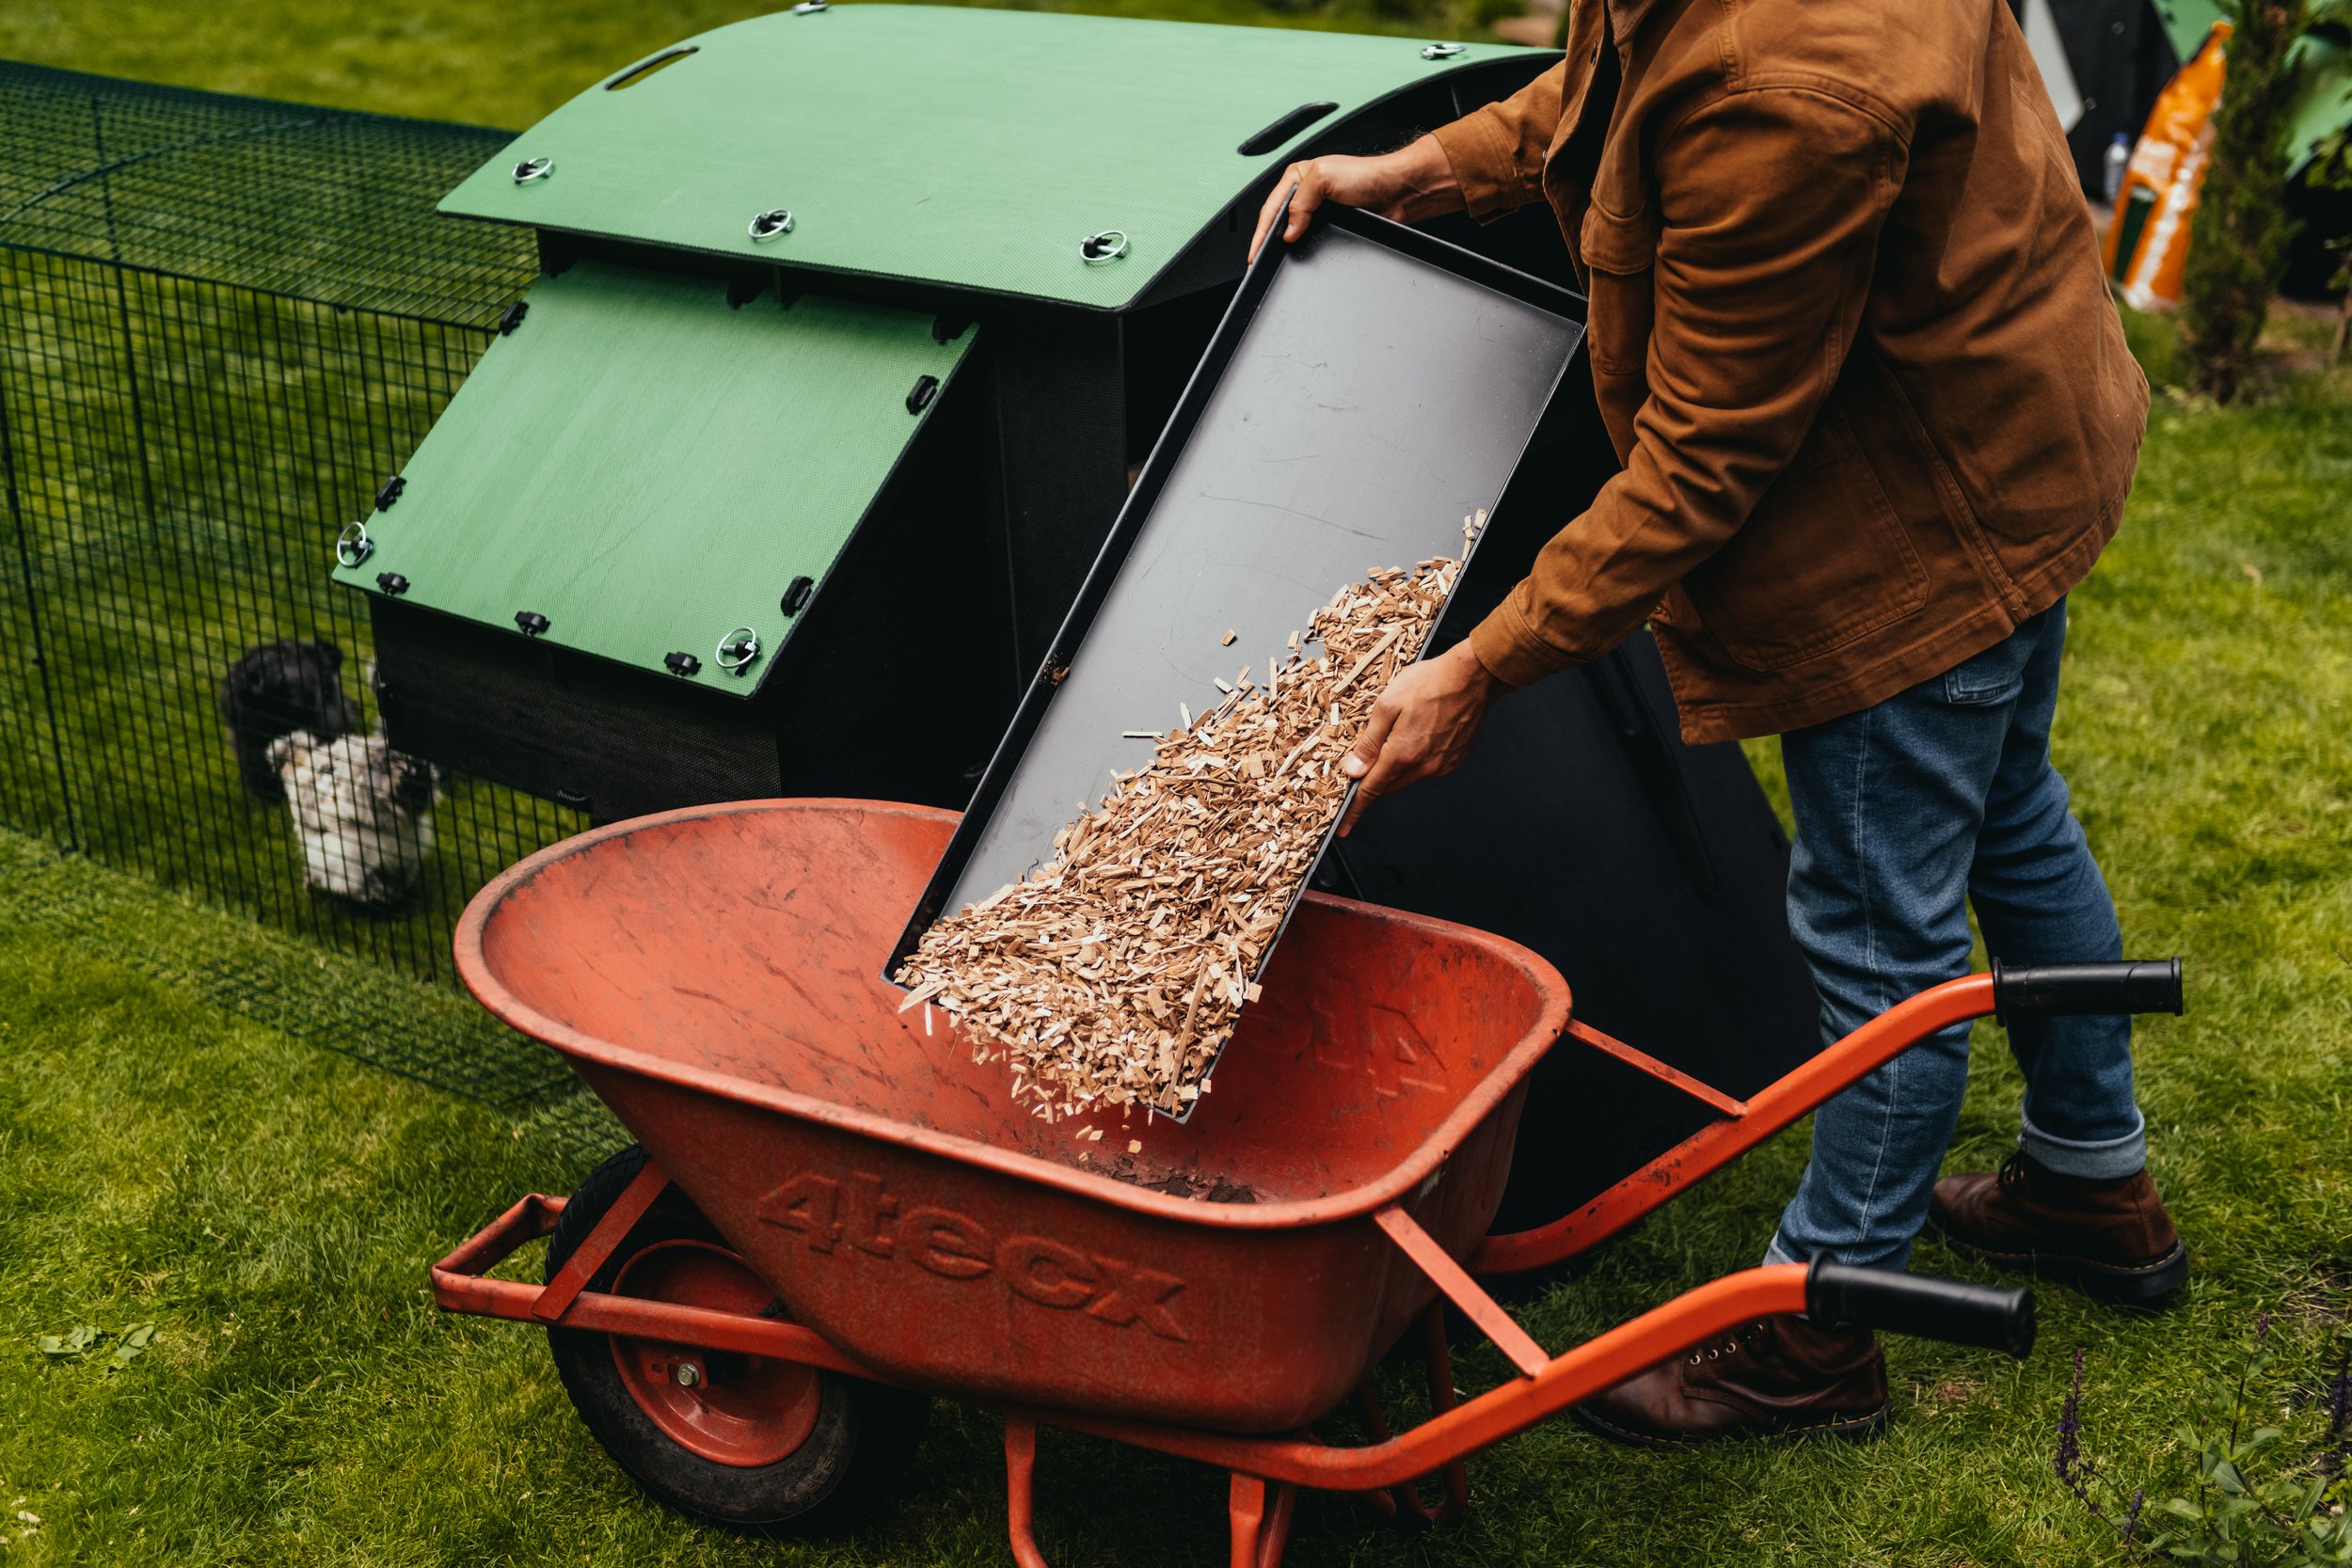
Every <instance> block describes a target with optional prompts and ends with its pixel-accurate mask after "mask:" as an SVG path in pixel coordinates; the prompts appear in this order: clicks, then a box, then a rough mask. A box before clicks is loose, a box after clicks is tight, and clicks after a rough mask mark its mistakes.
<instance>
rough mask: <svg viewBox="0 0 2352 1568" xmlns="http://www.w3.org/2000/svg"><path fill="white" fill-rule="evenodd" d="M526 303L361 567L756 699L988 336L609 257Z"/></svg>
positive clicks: (364, 542)
mask: <svg viewBox="0 0 2352 1568" xmlns="http://www.w3.org/2000/svg"><path fill="white" fill-rule="evenodd" d="M525 303H526V306H527V309H524V310H522V311H521V312H520V319H519V320H516V321H514V324H513V326H512V329H511V330H510V331H508V332H506V333H505V334H504V335H502V336H501V337H500V338H499V339H497V340H496V341H494V342H492V343H491V345H490V347H489V349H488V350H487V351H486V352H485V354H484V356H483V357H482V361H481V363H480V364H479V365H478V366H477V367H476V368H475V370H474V372H473V373H472V374H471V375H470V376H469V377H468V378H467V380H466V383H465V385H464V387H462V388H460V389H459V390H458V393H457V395H456V397H455V398H453V400H451V403H450V405H449V408H448V410H447V411H446V412H444V413H443V414H442V416H441V419H440V420H439V422H438V423H437V424H436V425H435V426H434V427H433V429H432V431H431V433H430V434H428V435H427V436H426V437H425V439H424V441H423V443H422V444H421V446H419V447H418V449H417V451H416V453H415V455H414V456H413V457H411V458H410V459H409V461H408V463H407V465H406V466H405V467H404V468H403V469H402V471H401V473H400V476H399V481H398V483H397V484H395V485H389V486H387V488H386V490H385V492H384V493H382V494H381V495H380V496H379V505H378V508H377V510H376V511H375V512H374V513H373V515H370V516H369V517H368V518H367V519H366V520H365V522H364V524H355V525H353V526H352V527H351V528H347V529H345V530H344V531H343V538H342V541H341V543H340V545H339V548H338V555H337V559H338V562H339V565H338V568H337V571H336V578H337V579H338V580H339V581H342V582H344V583H348V584H350V585H352V586H355V587H358V588H361V589H364V590H366V591H367V592H369V593H372V594H389V595H394V596H397V597H399V598H401V599H403V600H405V601H406V602H407V603H409V604H412V605H418V606H421V607H423V608H425V609H429V610H437V611H440V612H442V613H444V614H448V615H453V616H457V617H460V618H462V619H464V620H467V621H470V622H475V623H478V624H480V625H482V626H490V627H495V628H498V629H499V630H501V631H502V632H505V633H508V634H510V635H513V636H515V637H518V638H527V639H532V640H536V641H545V642H548V643H552V644H555V645H558V646H561V647H564V648H569V649H574V650H577V651H579V652H581V653H586V654H594V655H596V656H598V657H604V658H609V659H612V660H615V661H617V662H619V663H622V664H625V665H628V666H631V667H634V668H637V669H644V670H651V671H657V672H660V673H663V674H664V675H665V676H668V677H670V678H675V679H677V680H681V681H689V682H692V683H694V684H697V685H700V686H704V687H707V688H711V689H716V690H719V691H723V692H727V693H730V694H732V695H737V696H744V697H748V696H750V695H751V694H752V693H753V692H755V690H757V689H758V688H759V685H760V682H761V680H762V678H763V677H764V675H765V674H766V673H767V671H768V670H769V669H771V668H772V667H773V665H774V664H775V662H776V659H777V656H778V655H779V653H780V652H781V650H782V648H783V646H784V644H785V643H786V642H787V641H788V640H789V638H790V637H791V635H792V631H793V629H794V627H795V626H798V625H800V624H801V623H802V622H803V620H804V619H805V618H806V610H807V609H808V607H809V605H810V604H811V603H813V602H814V601H815V599H816V598H817V597H818V596H819V595H821V594H823V593H824V591H825V580H826V578H827V576H828V574H830V573H831V572H832V571H833V569H834V564H835V562H837V561H838V560H839V559H840V557H841V554H842V551H843V549H844V547H845V546H847V545H848V544H849V542H850V537H851V535H852V534H853V533H855V532H856V531H857V529H858V527H859V525H860V523H861V522H862V521H863V520H864V519H865V517H866V514H867V512H868V510H869V509H870V508H871V507H872V505H873V503H874V501H875V499H876V497H877V496H878V495H879V494H880V493H881V491H882V487H883V483H884V482H885V481H886V480H887V479H888V478H889V477H890V474H891V472H892V470H893V469H894V468H895V467H898V464H899V462H900V461H901V459H902V457H903V456H904V454H905V452H906V451H907V450H908V447H909V444H910V443H911V442H912V441H913V440H914V436H915V435H916V433H917V432H918V431H919V430H920V429H921V428H922V426H923V424H924V422H925V421H926V420H928V419H929V418H930V416H931V414H932V412H933V411H934V410H935V409H936V408H937V406H938V405H939V403H940V399H941V394H942V393H943V392H944V391H945V389H946V386H947V384H948V383H949V381H950V380H951V378H952V377H953V376H954V374H955V372H956V369H957V367H958V366H959V365H960V364H961V362H962V360H963V356H964V354H965V351H966V350H967V349H968V348H969V347H970V346H971V344H972V341H973V340H974V338H975V337H976V336H977V333H976V332H975V331H974V330H971V329H967V330H965V331H964V332H963V333H962V334H961V336H960V337H958V338H956V339H954V340H952V341H946V342H942V341H938V339H937V337H936V336H935V335H934V331H933V321H934V318H932V317H931V316H930V315H928V314H921V313H917V312H914V311H908V310H898V309H885V308H882V307H880V306H874V305H865V304H855V303H851V302H849V301H844V300H837V299H827V298H823V297H820V296H818V295H813V294H803V295H800V296H797V297H795V298H792V299H790V300H789V301H780V300H779V299H778V297H777V295H776V294H775V293H773V292H770V293H764V294H762V295H761V296H760V297H758V298H756V299H754V300H752V301H751V302H749V303H747V304H740V305H737V304H732V303H730V301H729V298H728V293H727V287H726V285H725V284H724V283H723V282H721V281H717V280H713V279H704V278H693V277H675V276H670V275H666V274H660V273H651V272H642V271H638V270H635V269H631V268H624V267H617V266H610V265H604V264H599V263H596V262H588V261H582V262H580V263H578V264H576V265H574V266H573V267H572V268H571V269H569V270H568V271H566V272H564V273H562V274H560V275H558V276H556V277H544V278H541V279H540V280H539V282H538V283H537V284H536V285H535V286H533V287H532V291H531V293H530V295H529V296H528V299H527V301H526V302H525ZM510 320H512V318H510Z"/></svg>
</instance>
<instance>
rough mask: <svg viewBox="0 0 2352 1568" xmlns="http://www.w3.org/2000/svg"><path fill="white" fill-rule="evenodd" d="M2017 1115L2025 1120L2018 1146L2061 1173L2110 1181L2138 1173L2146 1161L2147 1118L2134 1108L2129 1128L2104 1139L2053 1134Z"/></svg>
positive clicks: (2045, 1165) (2046, 1166)
mask: <svg viewBox="0 0 2352 1568" xmlns="http://www.w3.org/2000/svg"><path fill="white" fill-rule="evenodd" d="M2018 1119H2019V1121H2021V1122H2023V1123H2024V1131H2023V1132H2020V1133H2019V1134H2018V1135H2017V1147H2018V1148H2022V1149H2024V1150H2025V1151H2026V1154H2027V1155H2029V1156H2030V1157H2031V1158H2032V1160H2033V1162H2034V1164H2038V1165H2040V1166H2042V1168H2043V1169H2044V1170H2051V1171H2056V1172H2057V1173H2058V1175H2060V1176H2074V1177H2081V1178H2083V1179H2084V1180H2091V1181H2112V1180H2115V1179H2116V1178H2118V1177H2123V1176H2137V1174H2139V1172H2140V1171H2141V1170H2142V1169H2143V1168H2145V1167H2146V1165H2147V1164H2148V1118H2147V1117H2143V1116H2141V1115H2140V1114H2139V1112H2138V1111H2137V1110H2134V1111H2133V1112H2132V1120H2133V1123H2134V1126H2133V1128H2132V1130H2131V1131H2130V1132H2126V1133H2124V1134H2123V1135H2122V1137H2120V1138H2109V1139H2107V1140H2106V1142H2104V1143H2077V1142H2075V1141H2074V1139H2072V1138H2057V1137H2052V1136H2051V1135H2050V1134H2049V1133H2047V1132H2043V1131H2042V1129H2041V1128H2039V1127H2036V1126H2035V1125H2034V1124H2033V1123H2032V1122H2031V1121H2028V1120H2026V1118H2025V1117H2019V1118H2018Z"/></svg>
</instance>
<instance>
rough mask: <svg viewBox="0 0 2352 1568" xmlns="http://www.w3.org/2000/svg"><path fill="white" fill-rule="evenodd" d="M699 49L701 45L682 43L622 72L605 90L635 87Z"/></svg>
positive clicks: (605, 86)
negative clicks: (656, 72)
mask: <svg viewBox="0 0 2352 1568" xmlns="http://www.w3.org/2000/svg"><path fill="white" fill-rule="evenodd" d="M699 47H700V45H697V44H691V43H681V44H679V45H678V46H677V47H676V48H675V49H664V50H663V51H662V52H661V53H660V54H659V55H654V56H652V57H651V58H649V59H645V60H642V61H640V62H639V63H637V64H636V65H633V66H630V67H629V68H628V70H627V71H622V72H621V73H620V74H619V75H618V76H615V77H613V78H612V80H611V81H610V82H607V83H606V84H605V85H604V90H605V91H607V92H618V91H620V90H621V89H622V88H623V87H635V86H636V85H637V84H638V83H640V82H642V81H644V79H645V78H646V77H648V76H650V75H652V74H653V73H654V72H655V71H663V70H667V69H668V68H669V67H671V66H673V65H675V64H676V63H677V62H678V61H680V60H682V59H684V58H686V56H687V55H691V54H693V53H694V51H695V50H696V49H697V48H699Z"/></svg>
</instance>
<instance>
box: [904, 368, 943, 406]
mask: <svg viewBox="0 0 2352 1568" xmlns="http://www.w3.org/2000/svg"><path fill="white" fill-rule="evenodd" d="M938 395H939V377H937V376H935V375H918V376H916V377H915V378H914V390H913V391H910V392H909V393H907V412H908V413H910V414H920V413H921V412H923V410H924V409H926V408H929V407H930V405H931V399H933V398H935V397H937V396H938Z"/></svg>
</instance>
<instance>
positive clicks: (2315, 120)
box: [2287, 33, 2352, 179]
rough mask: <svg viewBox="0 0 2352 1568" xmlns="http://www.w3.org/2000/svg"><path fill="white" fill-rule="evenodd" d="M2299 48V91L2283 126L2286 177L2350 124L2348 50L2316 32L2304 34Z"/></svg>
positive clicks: (2297, 171)
mask: <svg viewBox="0 0 2352 1568" xmlns="http://www.w3.org/2000/svg"><path fill="white" fill-rule="evenodd" d="M2301 48H2302V65H2303V91H2302V95H2301V96H2300V97H2299V98H2297V99H2296V104H2295V115H2294V119H2293V120H2292V121H2291V122H2290V123H2289V125H2288V128H2287V177H2288V178H2289V179H2293V178H2294V177H2295V176H2296V175H2298V174H2300V173H2302V172H2303V166H2304V165H2306V164H2308V163H2310V162H2311V161H2312V154H2313V153H2314V152H2316V151H2318V150H2319V148H2320V145H2321V144H2322V143H2323V142H2325V141H2327V139H2328V137H2329V136H2332V135H2335V134H2336V133H2337V132H2338V131H2341V130H2343V129H2344V127H2345V126H2346V125H2352V51H2347V50H2345V48H2344V45H2342V44H2340V43H2338V42H2336V41H2335V40H2333V39H2330V38H2326V37H2323V36H2321V35H2320V34H2318V33H2306V34H2304V35H2303V38H2302V40H2301Z"/></svg>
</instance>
